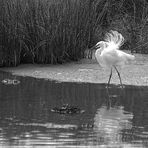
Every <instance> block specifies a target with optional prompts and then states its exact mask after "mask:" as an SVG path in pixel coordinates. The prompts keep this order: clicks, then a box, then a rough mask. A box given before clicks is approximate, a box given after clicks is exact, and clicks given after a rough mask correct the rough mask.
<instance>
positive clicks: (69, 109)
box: [51, 104, 85, 114]
mask: <svg viewBox="0 0 148 148" xmlns="http://www.w3.org/2000/svg"><path fill="white" fill-rule="evenodd" d="M51 111H52V112H55V113H59V114H81V113H84V112H85V111H84V110H81V109H80V108H78V107H76V106H71V105H68V104H64V105H63V106H62V107H61V108H58V107H55V108H53V109H51Z"/></svg>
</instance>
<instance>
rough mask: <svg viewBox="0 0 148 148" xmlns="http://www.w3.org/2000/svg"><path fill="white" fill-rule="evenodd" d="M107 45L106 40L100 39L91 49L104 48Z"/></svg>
mask: <svg viewBox="0 0 148 148" xmlns="http://www.w3.org/2000/svg"><path fill="white" fill-rule="evenodd" d="M107 46H108V44H107V42H104V41H100V42H98V43H97V44H96V45H95V46H93V47H92V49H93V50H97V49H102V50H103V49H104V48H106V47H107Z"/></svg>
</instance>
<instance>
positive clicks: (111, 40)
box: [104, 30, 124, 48]
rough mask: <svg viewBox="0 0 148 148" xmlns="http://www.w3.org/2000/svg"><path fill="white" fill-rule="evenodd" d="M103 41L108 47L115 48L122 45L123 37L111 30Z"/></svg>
mask: <svg viewBox="0 0 148 148" xmlns="http://www.w3.org/2000/svg"><path fill="white" fill-rule="evenodd" d="M104 40H105V42H107V43H108V44H110V45H112V44H114V46H116V47H117V48H119V47H120V46H122V45H123V44H124V37H123V36H122V34H120V33H119V32H117V31H113V30H111V31H110V32H109V33H106V35H105V39H104Z"/></svg>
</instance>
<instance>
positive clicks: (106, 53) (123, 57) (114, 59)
mask: <svg viewBox="0 0 148 148" xmlns="http://www.w3.org/2000/svg"><path fill="white" fill-rule="evenodd" d="M123 44H124V37H123V36H122V35H121V34H120V33H119V32H117V31H113V30H111V31H110V32H109V33H106V35H105V38H104V41H100V42H98V43H97V44H96V45H95V48H96V52H95V57H96V59H97V61H98V63H99V64H100V66H101V67H107V68H110V70H111V72H110V76H109V80H108V87H109V84H110V80H111V77H112V69H113V68H115V70H116V72H117V74H118V77H119V80H120V84H121V86H122V88H123V85H122V81H121V77H120V73H119V71H118V69H117V66H122V65H124V64H125V63H127V62H128V61H130V60H134V59H135V56H134V55H131V54H127V53H125V52H123V51H121V50H119V48H120V47H121V46H122V45H123Z"/></svg>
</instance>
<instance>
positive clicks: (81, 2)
mask: <svg viewBox="0 0 148 148" xmlns="http://www.w3.org/2000/svg"><path fill="white" fill-rule="evenodd" d="M0 3H1V4H0V5H1V8H2V9H1V10H0V11H1V13H0V15H1V20H0V28H1V30H0V34H1V35H0V39H1V43H0V66H16V65H18V64H20V63H24V62H31V63H52V64H53V63H63V62H65V61H69V60H78V59H80V58H82V57H84V50H85V49H86V48H88V47H89V46H91V45H92V44H93V43H94V42H95V40H96V37H95V32H96V29H98V24H99V23H98V22H99V21H97V20H99V19H98V18H97V17H99V16H97V15H96V11H95V9H96V2H94V1H93V2H92V1H91V0H52V1H51V0H1V2H0ZM97 3H98V2H97Z"/></svg>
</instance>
